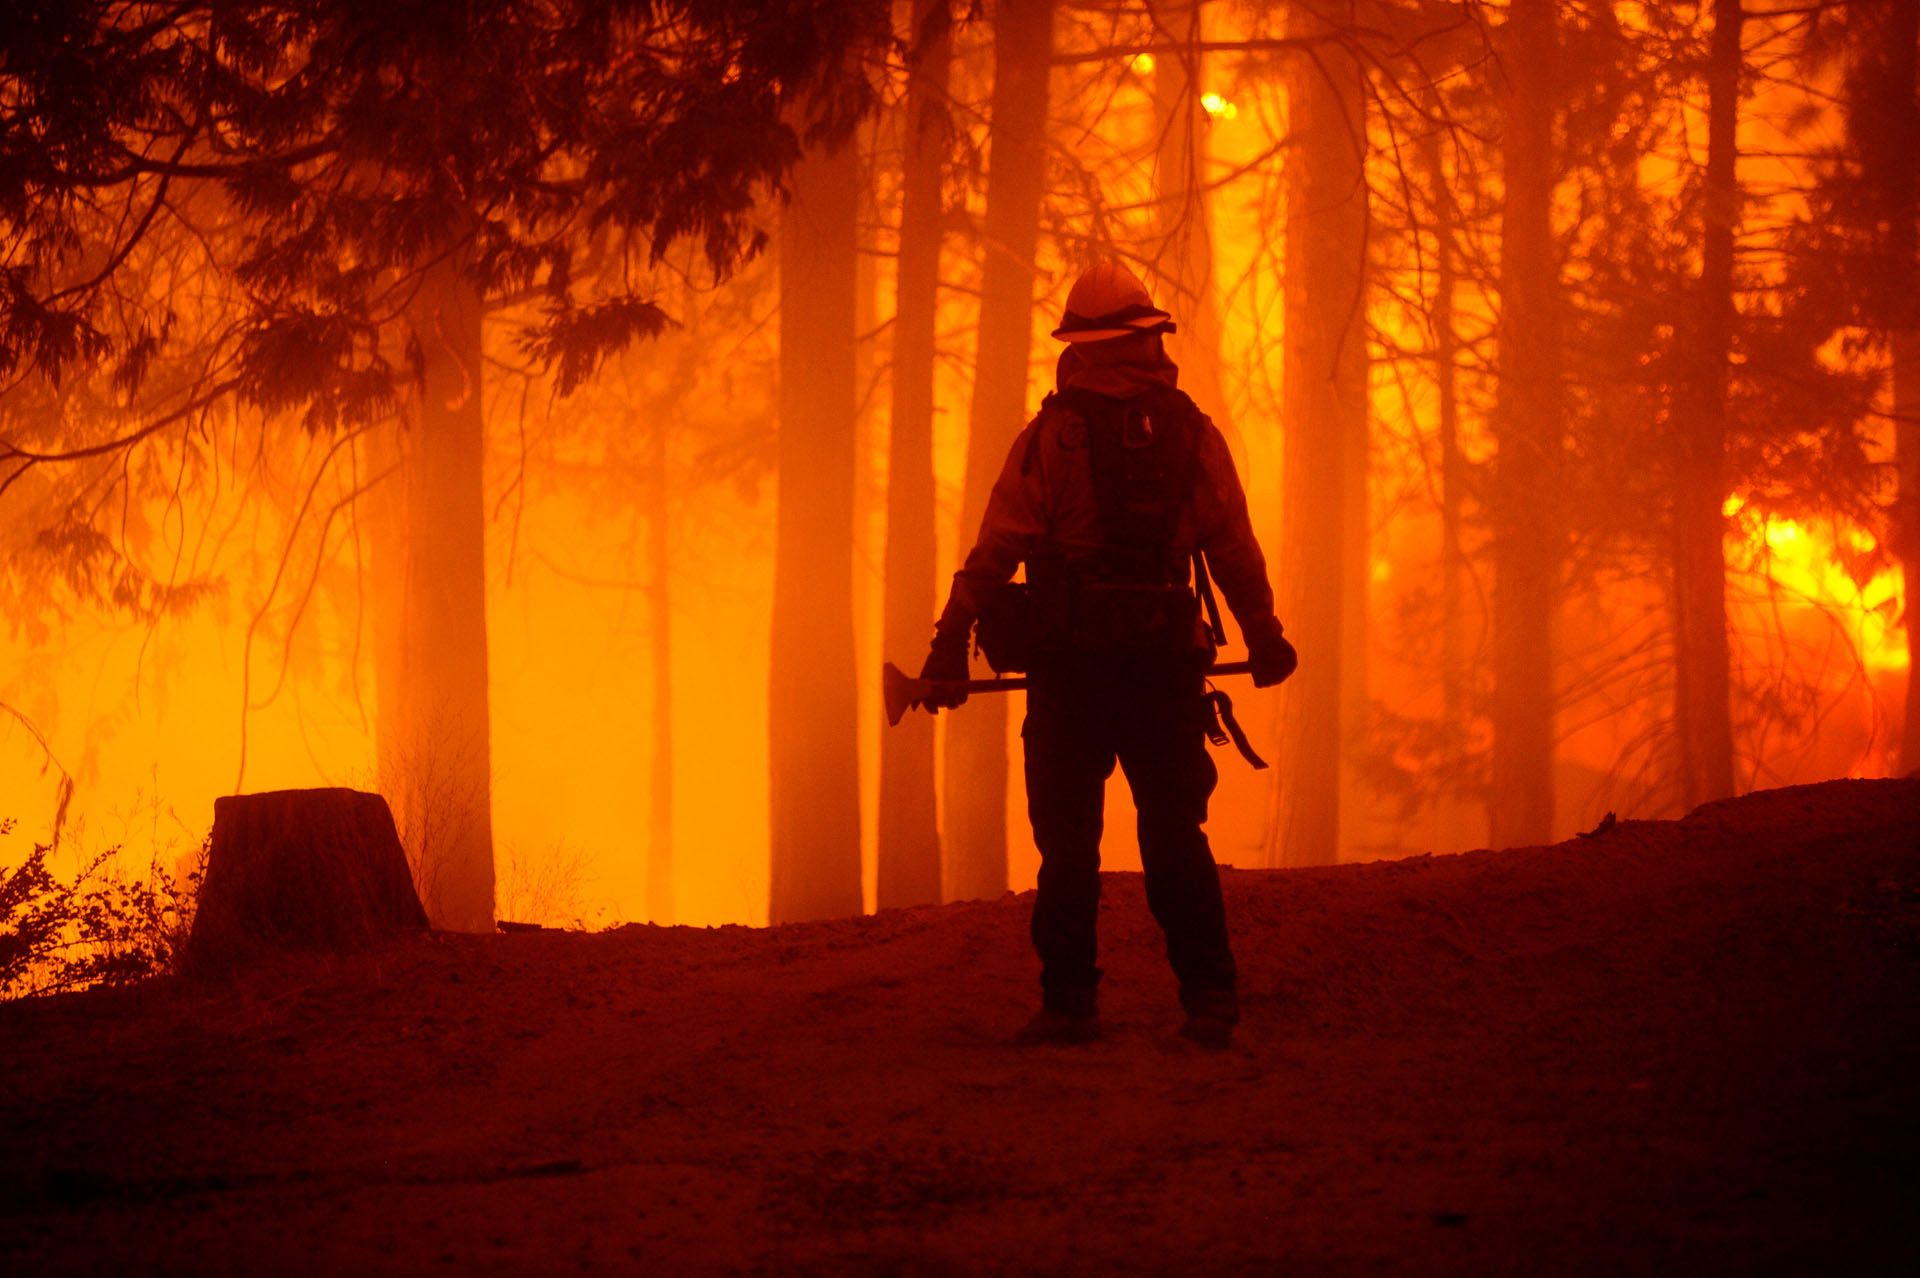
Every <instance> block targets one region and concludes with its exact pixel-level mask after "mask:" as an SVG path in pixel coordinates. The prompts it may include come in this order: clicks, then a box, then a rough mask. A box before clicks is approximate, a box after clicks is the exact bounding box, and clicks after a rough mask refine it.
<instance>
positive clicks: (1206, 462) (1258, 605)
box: [1193, 422, 1279, 643]
mask: <svg viewBox="0 0 1920 1278" xmlns="http://www.w3.org/2000/svg"><path fill="white" fill-rule="evenodd" d="M1199 454H1200V455H1199V468H1200V469H1199V474H1198V475H1197V476H1195V481H1196V482H1195V484H1194V499H1193V513H1194V537H1195V545H1197V546H1198V547H1199V548H1200V549H1201V550H1203V551H1205V552H1206V556H1207V567H1208V568H1209V570H1210V571H1211V572H1212V574H1213V579H1214V581H1216V582H1218V583H1219V586H1220V593H1221V594H1222V595H1224V596H1225V597H1226V601H1227V607H1229V608H1231V609H1233V616H1234V620H1236V621H1238V622H1239V623H1240V631H1241V634H1242V635H1243V636H1244V637H1245V638H1246V639H1247V640H1248V642H1249V643H1252V642H1253V641H1254V640H1255V638H1256V637H1262V636H1265V635H1266V634H1268V633H1269V632H1277V631H1278V630H1279V621H1278V620H1277V619H1276V618H1275V617H1274V614H1273V586H1272V584H1271V583H1269V582H1268V580H1267V558H1266V556H1265V555H1263V554H1261V553H1260V542H1259V539H1258V538H1256V537H1255V536H1254V535H1253V519H1252V516H1251V515H1249V514H1248V512H1247V496H1246V493H1245V492H1244V491H1243V490H1242V489H1241V487H1240V475H1239V473H1238V472H1237V471H1235V470H1234V468H1233V454H1232V453H1231V452H1229V451H1228V450H1227V441H1226V439H1225V438H1224V437H1223V436H1222V435H1221V434H1220V431H1219V429H1218V428H1217V427H1215V426H1214V425H1213V423H1211V422H1208V423H1207V424H1206V426H1205V427H1204V428H1203V429H1202V433H1201V437H1200V450H1199Z"/></svg>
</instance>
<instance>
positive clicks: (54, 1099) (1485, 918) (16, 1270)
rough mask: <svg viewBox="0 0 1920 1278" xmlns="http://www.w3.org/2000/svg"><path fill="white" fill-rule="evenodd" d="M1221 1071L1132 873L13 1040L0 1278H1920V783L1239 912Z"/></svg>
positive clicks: (1287, 888) (370, 969)
mask: <svg viewBox="0 0 1920 1278" xmlns="http://www.w3.org/2000/svg"><path fill="white" fill-rule="evenodd" d="M1226 883H1227V894H1228V909H1229V912H1230V917H1231V920H1232V924H1233V926H1234V928H1235V932H1236V942H1237V946H1238V948H1239V952H1240V957H1241V962H1242V966H1243V968H1244V971H1245V979H1246V986H1247V991H1248V997H1247V1006H1246V1014H1247V1020H1246V1023H1245V1025H1244V1026H1243V1029H1242V1033H1241V1035H1240V1040H1239V1045H1238V1046H1236V1047H1235V1048H1234V1049H1233V1050H1231V1051H1229V1052H1227V1053H1224V1054H1208V1053H1204V1052H1201V1051H1199V1050H1197V1049H1195V1048H1192V1047H1190V1046H1189V1045H1187V1044H1185V1043H1184V1042H1183V1041H1181V1040H1180V1039H1179V1038H1177V1037H1176V1035H1175V1033H1174V1030H1175V1028H1176V1026H1177V1019H1178V1018H1177V1014H1176V1011H1175V1008H1174V991H1173V985H1172V981H1171V978H1170V977H1169V975H1168V974H1167V972H1166V970H1165V966H1164V964H1163V962H1162V961H1161V958H1160V952H1159V945H1158V937H1157V933H1156V932H1155V930H1154V928H1153V924H1152V921H1151V920H1150V918H1149V917H1148V915H1147V912H1146V908H1145V905H1144V903H1143V900H1142V896H1141V892H1140V885H1139V881H1138V879H1137V877H1135V876H1127V875H1120V876H1114V877H1112V878H1110V879H1109V881H1108V884H1107V887H1108V892H1107V899H1106V903H1105V905H1104V907H1103V924H1102V926H1103V936H1102V941H1103V946H1104V953H1103V962H1104V964H1105V966H1106V968H1107V973H1108V976H1107V983H1106V986H1105V989H1104V1001H1103V1010H1104V1013H1105V1018H1106V1025H1107V1036H1106V1037H1105V1039H1104V1040H1103V1041H1101V1042H1099V1043H1097V1044H1095V1045H1093V1046H1090V1047H1083V1048H1051V1047H1049V1048H1023V1047H1017V1046H1014V1045H1013V1044H1012V1043H1010V1041H1009V1039H1010V1036H1011V1034H1012V1033H1013V1031H1014V1030H1015V1029H1016V1028H1017V1027H1018V1026H1019V1025H1020V1024H1021V1022H1022V1021H1023V1020H1024V1018H1025V1016H1026V1014H1027V1013H1028V1011H1029V1010H1030V1008H1031V1006H1032V1004H1033V1001H1034V996H1035V990H1034V984H1033V969H1032V962H1031V959H1030V957H1029V955H1028V952H1027V948H1026V941H1025V925H1026V913H1027V908H1028V903H1027V901H1026V900H1025V899H1022V898H1014V897H1008V898H1005V899H1003V900H1000V901H995V902H987V903H981V904H971V905H957V906H947V907H938V908H927V909H921V910H912V911H904V912H891V913H887V914H883V915H880V916H877V917H872V918H865V919H857V920H848V921H844V922H837V923H825V924H814V925H805V926H795V927H786V928H779V929H772V930H752V929H746V928H722V929H717V930H693V929H658V928H629V929H624V930H621V931H618V932H611V933H602V934H596V935H579V934H560V933H542V934H533V935H512V936H502V937H496V938H484V939H482V938H435V939H432V940H428V941H422V942H419V943H417V944H413V945H410V946H407V947H404V948H401V949H398V950H394V951H390V952H387V953H384V954H381V955H378V956H375V957H369V958H365V959H357V960H353V961H339V960H324V961H323V960H304V961H297V962H289V963H288V964H286V965H284V966H282V967H279V968H277V969H275V970H271V971H262V972H257V973H255V974H253V975H252V976H250V977H249V978H248V979H247V980H246V981H245V982H243V983H242V984H239V985H236V986H232V987H227V988H222V989H216V990H208V989H196V988H192V987H185V986H177V985H166V984H162V985H156V986H152V987H148V988H146V989H143V990H138V991H133V992H129V993H107V994H98V995H89V996H80V997H75V998H68V999H62V1000H56V1001H50V1002H46V1003H40V1004H31V1005H29V1004H16V1005H10V1006H6V1007H0V1272H4V1273H12V1274H29V1273H31V1274H35V1275H40V1274H65V1273H89V1272H96V1273H107V1272H114V1273H134V1272H164V1273H221V1272H261V1273H267V1272H273V1273H396V1274H412V1273H439V1272H457V1273H461V1274H473V1273H514V1272H562V1271H566V1272H571V1271H576V1270H588V1271H596V1270H597V1271H611V1272H649V1273H662V1274H668V1273H682V1272H703V1271H735V1270H755V1271H769V1272H777V1273H793V1272H797V1273H805V1272H819V1273H835V1274H843V1273H935V1274H944V1273H956V1274H958V1273H980V1272H1001V1271H1014V1272H1087V1273H1103V1274H1104V1273H1163V1272H1173V1271H1181V1272H1198V1273H1211V1272H1242V1271H1244V1272H1274V1271H1275V1270H1276V1269H1278V1268H1284V1269H1286V1270H1288V1271H1293V1272H1309V1273H1321V1272H1330V1273H1348V1272H1356V1271H1379V1272H1429V1273H1462V1274H1468V1273H1473V1274H1478V1273H1489V1272H1510V1273H1546V1272H1554V1273H1570V1272H1571V1273H1596V1274H1598V1273H1618V1272H1621V1271H1626V1272H1729V1271H1739V1272H1781V1273H1806V1272H1828V1273H1833V1272H1888V1273H1891V1272H1905V1273H1913V1272H1920V1235H1917V1234H1916V1228H1917V1226H1916V1224H1915V1218H1914V1215H1913V1205H1914V1203H1915V1202H1916V1201H1920V1198H1916V1190H1917V1189H1920V1156H1916V1152H1915V1141H1916V1138H1920V781H1916V780H1908V781H1882V782H1835V783H1830V784H1828V785H1823V786H1816V787H1807V788H1803V789H1796V790H1785V791H1776V792H1773V793H1769V794H1763V795H1759V796H1755V797H1752V798H1748V799H1744V800H1739V801H1735V802H1732V803H1728V804H1722V805H1715V806H1713V807H1709V808H1707V809H1703V810H1702V811H1701V812H1698V813H1696V814H1695V815H1694V816H1692V817H1690V818H1688V819H1687V820H1686V821H1684V822H1671V823H1640V822H1628V823H1623V824H1622V825H1620V826H1618V827H1616V828H1615V829H1614V830H1613V831H1612V832H1611V833H1609V834H1607V835H1604V836H1602V837H1599V838H1594V839H1589V840H1575V841H1573V842H1571V843H1567V844H1563V845H1560V846H1557V847H1552V848H1534V849H1518V850H1513V851H1505V852H1489V853H1475V854H1471V855H1467V856H1458V857H1440V858H1423V859H1420V860H1414V861H1402V862H1393V863H1381V864H1374V865H1356V866H1341V867H1336V868H1331V869H1325V870H1298V871H1274V872H1249V871H1234V872H1231V873H1229V874H1227V875H1226Z"/></svg>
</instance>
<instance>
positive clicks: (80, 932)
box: [0, 820, 204, 999]
mask: <svg viewBox="0 0 1920 1278" xmlns="http://www.w3.org/2000/svg"><path fill="white" fill-rule="evenodd" d="M13 827H14V822H12V821H11V820H0V835H5V834H8V833H10V832H12V830H13ZM52 851H53V848H52V847H51V845H48V844H35V845H34V848H33V851H32V852H31V853H29V854H28V856H27V858H26V860H25V861H23V862H22V863H21V864H20V866H19V867H18V868H17V869H14V870H12V871H10V872H9V871H0V999H13V998H23V997H26V996H28V995H33V994H58V993H63V992H66V991H69V990H79V989H86V988H88V987H90V986H94V985H131V984H133V983H134V982H136V981H142V980H146V979H147V978H149V977H152V976H157V975H160V974H162V973H165V972H171V971H173V970H174V968H175V965H176V963H177V961H178V959H179V955H180V952H181V948H182V946H184V945H185V943H186V939H187V933H188V932H189V931H190V930H191V927H192V922H193V902H194V898H195V896H196V894H197V893H198V891H199V886H200V878H201V873H202V866H203V865H204V858H203V860H202V861H201V863H199V864H196V865H195V866H194V868H193V869H191V870H190V871H189V872H188V873H187V875H186V879H185V882H180V881H178V880H176V879H175V878H174V876H173V875H172V874H171V873H170V872H168V870H167V869H166V868H165V867H164V866H162V865H161V864H160V863H159V862H158V861H157V860H156V861H154V862H153V863H152V864H150V865H149V866H148V868H147V877H146V879H145V880H144V881H140V880H134V879H123V878H119V877H116V876H114V875H113V874H112V873H111V870H112V867H113V864H114V862H115V861H116V860H117V859H118V857H119V855H120V849H119V848H118V847H111V848H108V849H107V850H106V851H104V852H102V853H101V854H100V855H98V856H96V857H94V858H93V860H91V861H90V862H88V863H87V864H86V865H85V866H84V867H82V868H81V870H80V872H79V873H78V874H77V875H75V876H74V878H73V881H72V882H70V883H63V882H61V881H60V879H59V878H58V877H57V876H56V875H55V874H54V873H53V871H52V870H51V869H50V868H48V866H47V858H48V856H49V855H51V854H52Z"/></svg>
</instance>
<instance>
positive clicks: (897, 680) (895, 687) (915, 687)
mask: <svg viewBox="0 0 1920 1278" xmlns="http://www.w3.org/2000/svg"><path fill="white" fill-rule="evenodd" d="M1252 671H1253V663H1252V662H1248V661H1222V662H1220V663H1218V664H1217V665H1213V666H1209V667H1208V668H1207V670H1206V672H1205V673H1206V677H1207V678H1209V679H1213V678H1217V677H1219V676H1221V675H1236V674H1251V673H1252ZM881 673H882V675H883V676H884V679H883V683H882V688H883V692H884V696H885V702H886V711H887V722H888V723H890V724H893V723H898V722H900V716H902V715H904V714H905V713H906V712H907V711H908V710H910V709H912V708H913V707H914V706H916V705H918V704H919V703H920V702H921V700H922V699H923V698H925V696H926V694H927V692H928V691H929V690H930V688H932V687H934V686H935V685H934V684H932V683H930V682H929V681H927V680H923V679H915V678H912V677H911V676H909V675H908V674H906V672H904V671H902V670H901V669H900V668H899V667H898V666H896V665H894V664H893V663H892V662H891V661H889V662H887V663H886V667H885V668H884V669H883V670H882V672H881ZM937 686H939V687H941V688H946V689H949V690H958V691H960V692H964V693H966V694H967V695H968V696H972V695H973V694H974V693H976V692H1021V691H1024V690H1025V689H1026V687H1027V680H1026V679H1025V678H1024V677H1015V678H1012V679H950V680H942V681H941V682H940V683H939V684H938V685H937Z"/></svg>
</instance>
